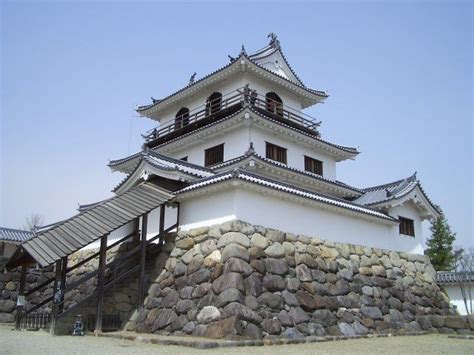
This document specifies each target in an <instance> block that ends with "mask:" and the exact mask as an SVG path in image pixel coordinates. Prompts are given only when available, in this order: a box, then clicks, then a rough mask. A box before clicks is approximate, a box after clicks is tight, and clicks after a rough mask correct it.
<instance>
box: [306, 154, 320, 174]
mask: <svg viewBox="0 0 474 355" xmlns="http://www.w3.org/2000/svg"><path fill="white" fill-rule="evenodd" d="M304 170H306V171H309V172H311V173H315V174H318V175H321V176H322V175H323V162H322V161H320V160H317V159H313V158H310V157H307V156H306V155H305V156H304Z"/></svg>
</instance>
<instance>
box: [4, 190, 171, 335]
mask: <svg viewBox="0 0 474 355" xmlns="http://www.w3.org/2000/svg"><path fill="white" fill-rule="evenodd" d="M173 197H174V195H173V194H172V193H170V191H167V190H165V189H163V188H161V187H159V186H157V185H156V184H154V183H153V182H144V183H142V184H141V185H138V186H136V187H134V188H131V189H130V190H128V191H126V192H124V193H122V194H119V195H117V196H114V197H112V198H110V199H107V200H104V201H101V202H99V203H96V204H93V205H90V207H88V208H87V209H86V210H83V211H81V212H80V213H79V214H77V215H75V216H73V217H71V218H69V219H67V220H65V221H62V222H60V223H58V224H56V225H54V226H53V227H52V228H50V229H47V230H45V231H43V232H41V233H39V234H37V235H36V236H35V237H34V238H32V239H30V240H28V241H26V242H24V243H23V244H21V245H20V248H19V249H18V251H17V252H16V254H15V255H14V256H13V257H12V259H11V260H10V261H9V263H8V264H7V267H9V268H13V267H18V266H21V268H22V269H21V279H20V290H19V300H20V302H19V304H21V303H25V302H27V298H28V296H29V295H32V294H33V293H34V292H35V291H38V290H41V289H44V288H46V287H48V285H51V284H52V285H53V295H52V296H51V297H49V298H47V299H44V300H42V301H41V302H40V303H38V304H36V305H34V306H33V307H30V308H23V307H22V306H21V305H20V306H19V307H18V308H17V328H19V327H20V323H21V320H22V317H25V316H26V315H27V314H28V313H32V312H34V311H36V310H38V309H40V308H41V307H43V306H44V305H46V304H47V303H49V302H51V309H52V312H51V323H50V330H51V331H52V332H54V330H55V327H56V322H57V319H58V317H59V316H61V315H62V314H64V313H66V311H69V309H68V310H65V309H64V295H65V293H66V292H68V291H71V290H74V289H75V288H77V287H78V286H80V285H81V284H83V283H85V282H86V281H88V280H90V279H91V278H93V277H97V288H96V291H95V292H94V293H92V294H90V295H89V296H88V297H87V298H86V299H90V298H91V297H95V296H97V306H96V325H95V330H96V331H97V332H101V330H102V313H103V312H102V311H103V300H104V292H105V291H106V290H107V289H108V288H109V287H111V286H113V285H114V284H115V283H116V282H117V281H119V280H121V279H123V278H124V277H126V276H129V275H130V274H131V273H133V272H136V271H139V278H138V280H139V286H138V302H137V303H138V304H137V309H141V308H142V307H143V301H144V295H145V262H146V248H147V245H149V244H150V243H155V245H156V247H158V248H159V247H160V246H161V245H162V244H163V242H164V236H165V235H166V234H167V233H168V232H170V231H172V230H174V229H176V228H177V226H178V218H179V206H177V205H176V204H173V203H172V202H171V200H172V199H173ZM167 205H171V206H173V207H177V208H178V213H177V220H176V222H175V223H172V225H170V226H169V227H168V228H166V229H165V211H166V206H167ZM156 208H160V217H159V218H160V220H159V233H158V234H156V235H154V236H153V237H151V238H149V239H147V225H148V214H149V213H150V212H151V211H152V210H154V209H156ZM140 222H141V223H140ZM128 223H133V231H132V232H131V233H130V234H127V235H125V236H123V237H121V238H120V239H119V240H116V241H114V242H113V243H110V244H109V245H108V243H107V239H108V236H109V235H110V233H111V232H113V231H115V230H117V229H118V228H120V227H122V226H124V225H126V224H128ZM97 240H100V248H99V251H98V252H97V253H94V254H93V255H91V256H89V257H87V258H86V259H83V260H81V261H80V262H77V263H76V264H75V265H68V257H69V256H70V255H71V254H73V253H75V252H77V251H79V250H80V249H82V248H84V247H85V246H87V245H90V244H91V243H93V242H95V241H97ZM129 240H134V241H136V242H137V245H136V246H135V247H134V248H133V249H131V250H129V251H127V252H126V253H125V254H123V255H121V256H120V257H119V258H116V259H114V260H113V261H111V262H109V263H107V259H106V255H107V251H108V250H110V249H112V248H114V247H116V246H118V245H119V244H121V243H123V242H125V241H129ZM95 258H98V267H97V269H96V270H94V271H92V272H90V273H87V274H86V275H84V276H82V277H81V278H80V279H79V280H75V281H74V282H73V283H71V284H68V282H67V275H68V274H69V273H71V271H73V270H75V269H77V268H78V267H79V266H81V265H84V264H86V263H88V262H90V261H92V260H93V259H95ZM137 260H138V263H137V262H136V261H137ZM131 261H132V262H131ZM36 265H39V266H41V267H42V268H45V267H48V266H51V265H54V269H55V277H54V278H50V279H48V280H47V281H45V282H43V283H42V284H40V285H37V286H36V287H34V288H32V289H29V290H28V291H27V292H25V283H26V272H27V268H28V267H35V266H36ZM107 274H110V275H113V278H111V279H110V280H106V275H107ZM86 299H84V300H82V301H81V303H83V302H84V301H86ZM81 303H80V304H81Z"/></svg>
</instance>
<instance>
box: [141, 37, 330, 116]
mask: <svg viewBox="0 0 474 355" xmlns="http://www.w3.org/2000/svg"><path fill="white" fill-rule="evenodd" d="M276 52H278V53H279V54H280V55H281V57H282V58H283V60H284V62H285V64H286V66H288V68H289V69H290V71H291V73H292V74H293V75H294V77H295V79H296V80H292V79H291V78H288V77H286V76H282V75H279V74H278V73H276V72H275V71H272V70H269V69H268V68H266V67H265V66H262V65H261V64H259V61H260V60H261V59H262V58H264V57H268V56H270V55H272V54H274V53H276ZM242 59H243V60H245V61H246V64H250V65H254V66H255V67H258V68H259V69H261V70H263V71H265V72H267V73H271V74H272V75H275V76H276V77H278V78H280V79H283V80H284V81H286V82H287V83H291V84H292V85H294V86H295V87H298V88H300V89H302V90H304V91H306V92H307V93H308V94H310V95H315V96H317V97H319V98H320V99H322V100H324V99H326V98H327V97H328V96H329V95H328V94H326V93H325V92H324V91H321V90H315V89H311V88H308V87H307V86H305V85H304V84H303V83H302V81H301V80H300V79H299V78H298V76H297V75H296V73H295V72H294V70H293V69H292V68H291V66H290V65H289V63H288V61H287V59H286V57H285V56H284V54H283V52H282V51H281V47H280V46H278V47H274V46H272V45H268V46H266V47H264V48H262V49H261V50H259V51H257V52H256V53H254V54H250V55H247V53H246V52H245V51H241V53H240V54H239V56H238V57H237V58H233V60H231V62H230V63H228V64H226V65H224V66H223V67H221V68H219V69H217V70H215V71H213V72H211V73H209V74H207V75H205V76H203V77H202V78H201V79H199V80H196V81H194V82H192V83H190V84H188V85H186V86H185V87H183V88H181V89H179V90H178V91H175V92H173V93H172V94H170V95H168V96H166V97H164V98H161V99H157V100H156V99H153V102H152V103H151V104H148V105H142V106H138V107H137V108H136V111H137V112H138V113H139V114H140V115H143V116H145V115H146V111H147V110H149V109H150V108H152V107H156V106H158V105H161V104H163V103H164V102H166V101H168V100H169V99H170V98H172V97H174V96H175V95H177V94H179V93H182V92H184V91H186V90H188V89H191V88H194V87H196V86H199V85H201V84H203V82H205V81H206V80H207V79H209V78H211V77H214V76H216V75H217V74H219V75H220V74H222V73H223V72H224V71H226V70H228V69H230V68H233V67H235V68H237V67H239V66H241V60H242Z"/></svg>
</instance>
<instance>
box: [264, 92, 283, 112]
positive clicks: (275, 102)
mask: <svg viewBox="0 0 474 355" xmlns="http://www.w3.org/2000/svg"><path fill="white" fill-rule="evenodd" d="M265 99H266V104H267V111H270V112H271V113H274V114H277V115H278V116H283V101H282V99H281V98H280V96H278V95H277V94H275V93H274V92H269V93H267V94H266V95H265Z"/></svg>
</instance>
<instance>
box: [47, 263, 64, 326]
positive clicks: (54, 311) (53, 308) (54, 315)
mask: <svg viewBox="0 0 474 355" xmlns="http://www.w3.org/2000/svg"><path fill="white" fill-rule="evenodd" d="M60 281H61V260H57V261H56V265H55V276H54V283H53V297H52V300H51V325H50V327H49V332H50V333H51V334H54V331H55V330H56V322H57V318H58V304H57V303H56V302H55V297H54V296H55V294H56V292H57V291H58V284H59V282H60Z"/></svg>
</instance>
